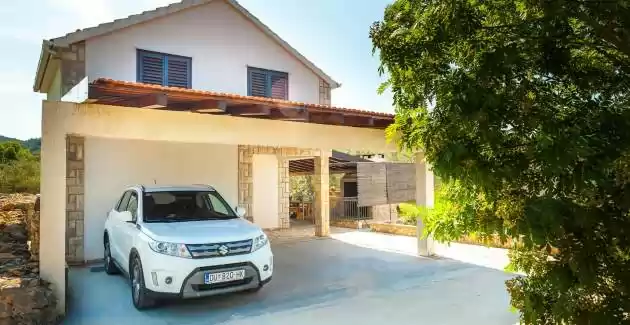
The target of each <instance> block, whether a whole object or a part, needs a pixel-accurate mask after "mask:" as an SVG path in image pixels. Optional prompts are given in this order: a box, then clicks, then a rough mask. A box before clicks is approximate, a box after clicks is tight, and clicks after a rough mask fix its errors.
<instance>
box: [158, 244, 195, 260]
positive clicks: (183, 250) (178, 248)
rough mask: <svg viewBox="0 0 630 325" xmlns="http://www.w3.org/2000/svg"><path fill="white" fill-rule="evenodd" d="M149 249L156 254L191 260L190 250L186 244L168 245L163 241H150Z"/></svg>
mask: <svg viewBox="0 0 630 325" xmlns="http://www.w3.org/2000/svg"><path fill="white" fill-rule="evenodd" d="M149 247H151V249H152V250H153V251H154V252H156V253H160V254H164V255H171V256H177V257H184V258H191V257H192V256H191V255H190V252H189V251H188V248H187V247H186V245H184V244H174V243H166V242H161V241H155V240H151V241H149Z"/></svg>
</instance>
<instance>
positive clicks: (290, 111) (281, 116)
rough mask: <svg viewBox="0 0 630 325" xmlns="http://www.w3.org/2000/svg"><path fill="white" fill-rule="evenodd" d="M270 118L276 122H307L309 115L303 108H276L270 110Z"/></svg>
mask: <svg viewBox="0 0 630 325" xmlns="http://www.w3.org/2000/svg"><path fill="white" fill-rule="evenodd" d="M270 116H271V117H272V118H274V119H278V120H286V121H308V119H309V113H308V110H306V108H304V107H292V108H277V109H273V110H271V114H270Z"/></svg>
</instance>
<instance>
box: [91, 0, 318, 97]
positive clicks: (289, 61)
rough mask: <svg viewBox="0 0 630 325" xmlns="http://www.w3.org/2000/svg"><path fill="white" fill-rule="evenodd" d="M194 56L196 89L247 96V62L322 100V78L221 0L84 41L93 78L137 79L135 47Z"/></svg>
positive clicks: (296, 93)
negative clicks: (282, 75)
mask: <svg viewBox="0 0 630 325" xmlns="http://www.w3.org/2000/svg"><path fill="white" fill-rule="evenodd" d="M137 49H144V50H151V51H157V52H163V53H169V54H177V55H183V56H188V57H192V88H193V89H201V90H214V91H220V92H228V93H236V94H241V95H247V66H248V65H249V66H253V67H258V68H264V69H270V70H278V71H283V72H287V73H288V74H289V99H290V100H295V101H301V102H307V103H318V102H319V77H318V76H317V75H316V74H315V73H313V72H312V71H311V70H310V69H308V68H307V67H306V66H305V65H303V64H302V63H301V62H300V61H298V60H297V59H295V58H294V57H293V56H292V55H291V54H289V52H287V51H286V50H284V49H283V48H282V47H281V46H280V45H278V44H277V43H276V42H275V41H273V40H272V39H271V38H270V37H268V36H267V35H266V34H264V33H263V32H262V31H261V30H260V29H258V28H257V27H256V26H255V25H254V24H253V23H251V22H250V21H249V20H248V19H247V18H245V17H244V16H243V15H242V14H241V13H240V12H237V11H236V10H235V9H233V8H232V7H231V5H229V4H227V3H226V2H224V1H221V0H215V1H212V2H210V3H209V4H206V5H203V6H199V7H194V8H191V9H187V10H184V11H181V12H179V13H176V14H173V15H170V16H166V17H164V18H159V19H156V20H154V21H150V22H147V23H144V24H140V25H136V26H132V27H129V28H127V29H125V30H120V31H117V32H115V33H112V34H109V35H105V36H100V37H97V38H94V39H90V40H88V41H87V42H86V61H87V66H86V71H87V76H88V77H89V80H90V81H92V80H94V79H97V78H101V77H107V78H111V79H115V80H124V81H136V50H137Z"/></svg>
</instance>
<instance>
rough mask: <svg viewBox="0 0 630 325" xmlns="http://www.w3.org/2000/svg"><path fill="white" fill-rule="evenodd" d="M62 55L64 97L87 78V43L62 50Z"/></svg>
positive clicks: (62, 88) (62, 91)
mask: <svg viewBox="0 0 630 325" xmlns="http://www.w3.org/2000/svg"><path fill="white" fill-rule="evenodd" d="M60 54H61V97H63V96H64V95H66V94H68V93H69V92H70V91H71V90H72V89H73V88H74V87H75V86H77V85H78V84H79V83H80V82H81V81H82V80H83V79H84V78H85V73H86V72H85V42H80V43H75V44H72V45H70V46H69V47H67V48H62V49H61V50H60Z"/></svg>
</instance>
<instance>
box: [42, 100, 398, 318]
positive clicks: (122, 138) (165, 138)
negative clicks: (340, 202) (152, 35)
mask: <svg viewBox="0 0 630 325" xmlns="http://www.w3.org/2000/svg"><path fill="white" fill-rule="evenodd" d="M235 130H238V131H237V132H235ZM239 148H240V149H239ZM333 148H345V149H349V150H370V151H390V150H395V148H394V147H393V145H392V144H389V143H387V142H386V141H385V137H384V131H383V130H380V129H364V128H350V127H344V126H332V125H321V124H310V123H297V122H288V121H277V120H264V119H252V118H244V117H234V116H225V115H207V114H206V115H203V114H195V113H191V112H176V111H163V110H148V109H137V108H125V107H118V106H104V105H96V104H75V103H68V102H44V105H43V110H42V156H41V157H42V158H41V159H42V184H41V192H42V203H41V209H42V214H41V215H42V217H41V221H40V222H41V228H42V229H46V231H43V232H42V234H41V242H40V250H41V254H40V255H41V259H40V266H41V275H42V277H43V278H44V279H47V280H49V281H51V282H52V283H53V284H54V285H55V290H56V292H57V295H58V297H63V296H64V290H65V276H64V265H65V262H66V254H64V253H63V252H66V251H67V249H68V250H69V248H67V247H66V246H67V245H69V243H70V242H72V243H75V244H76V242H77V241H79V242H80V241H82V242H83V245H84V247H81V248H80V249H81V250H82V251H77V250H78V246H77V245H74V246H72V247H73V249H74V251H68V253H69V256H72V257H74V258H75V259H83V260H89V259H92V258H93V257H95V258H100V255H101V252H102V248H101V247H100V246H101V244H102V243H101V240H102V233H101V231H102V223H101V222H102V220H103V218H104V217H105V213H106V212H107V211H108V210H109V208H111V205H112V204H114V203H113V202H114V201H115V200H116V196H117V195H119V194H120V188H121V187H124V186H126V185H128V184H129V183H151V182H153V181H155V182H158V181H159V182H160V183H187V182H188V183H191V182H194V183H199V182H203V183H209V184H213V185H215V186H216V187H217V188H218V189H219V190H220V191H222V193H224V195H225V196H226V199H227V200H228V202H229V203H230V204H234V205H237V204H245V205H247V204H251V203H252V202H254V201H255V200H256V196H255V194H254V193H253V192H252V193H251V194H247V193H246V192H245V191H240V189H241V188H239V186H241V184H242V188H243V189H244V188H248V187H249V185H246V184H248V182H249V179H248V177H249V176H248V174H246V173H247V171H249V169H248V168H249V167H248V158H247V157H249V156H250V155H251V156H253V155H256V154H274V155H276V156H277V157H278V164H277V168H278V174H277V175H278V180H277V182H275V183H274V184H275V186H276V188H277V190H278V198H279V199H278V202H277V204H278V210H277V211H278V220H279V221H278V224H279V225H280V226H281V227H286V226H287V223H288V183H287V179H288V159H290V158H292V157H300V156H309V157H314V158H315V162H316V174H318V175H320V177H319V178H317V182H316V187H315V189H316V193H318V194H317V195H316V198H317V200H316V201H317V202H318V204H317V206H316V211H317V212H316V233H317V234H318V235H326V234H327V233H328V227H329V224H328V217H329V215H328V200H329V198H328V191H327V190H328V156H329V155H330V150H331V149H333ZM241 154H242V157H243V158H242V159H241V158H240V155H241ZM184 158H185V159H184ZM81 175H82V176H81ZM285 176H286V177H285ZM156 178H157V179H156ZM79 184H83V185H82V186H80V185H79ZM69 194H72V195H73V196H75V198H76V199H77V201H73V202H75V203H72V202H68V200H69V198H70V196H69ZM79 200H80V204H76V202H79ZM252 200H253V201H252ZM285 203H286V208H284V206H285ZM271 204H275V203H273V202H271ZM81 206H82V207H83V210H82V212H83V220H80V217H81V216H80V215H81V213H80V212H81ZM255 221H256V218H255V216H254V222H255ZM79 229H80V230H79ZM67 235H72V238H74V239H73V240H72V241H70V240H69V237H68V236H67ZM81 238H82V239H81ZM81 255H83V256H81ZM60 308H63V303H62V305H61V306H60Z"/></svg>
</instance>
